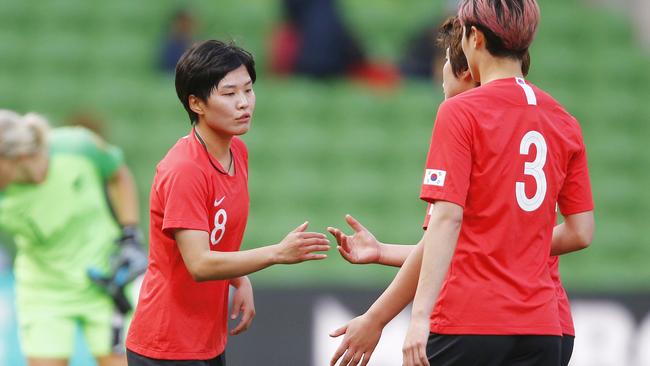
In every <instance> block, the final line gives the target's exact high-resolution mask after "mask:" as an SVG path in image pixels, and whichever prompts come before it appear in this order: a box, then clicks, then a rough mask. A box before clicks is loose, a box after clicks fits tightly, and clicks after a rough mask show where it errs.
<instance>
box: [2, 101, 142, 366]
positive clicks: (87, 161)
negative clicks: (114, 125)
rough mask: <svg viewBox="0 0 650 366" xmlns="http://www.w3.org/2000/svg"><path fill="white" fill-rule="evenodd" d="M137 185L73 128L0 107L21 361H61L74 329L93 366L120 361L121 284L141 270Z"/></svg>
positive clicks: (113, 151) (51, 365)
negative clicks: (79, 331) (14, 257)
mask: <svg viewBox="0 0 650 366" xmlns="http://www.w3.org/2000/svg"><path fill="white" fill-rule="evenodd" d="M138 216H139V212H138V205H137V192H136V187H135V184H134V181H133V178H132V176H131V173H130V171H129V170H128V168H127V167H126V166H125V165H124V162H123V158H122V153H121V151H120V150H119V149H117V148H116V147H113V146H110V145H107V144H106V143H104V142H103V141H102V140H101V139H99V138H98V137H97V136H95V135H94V134H93V133H92V132H90V131H88V130H86V129H83V128H78V127H66V128H55V129H50V128H49V126H48V123H47V121H46V120H45V119H44V118H43V117H41V116H38V115H36V114H26V115H24V116H23V115H19V114H17V113H14V112H12V111H8V110H0V230H2V231H3V232H4V233H6V234H9V235H10V236H11V237H12V238H13V240H14V242H15V244H16V249H17V251H16V261H15V265H14V273H15V278H16V309H17V313H18V324H19V337H20V344H21V348H22V351H23V353H24V354H25V355H26V356H27V363H28V365H29V366H59V365H60V366H64V365H67V364H68V361H69V359H70V357H71V355H72V352H73V350H74V339H75V334H76V330H77V328H80V329H81V331H82V333H83V335H84V339H85V343H86V345H87V346H88V348H89V351H90V353H91V354H92V355H93V356H94V357H95V359H96V360H97V362H98V364H99V366H111V365H126V359H125V357H124V355H123V352H124V346H123V342H122V341H123V336H124V334H126V333H125V332H124V329H123V320H124V319H123V318H124V316H125V315H126V314H127V312H128V311H129V310H130V308H131V304H130V303H129V302H128V300H127V299H126V297H125V295H124V292H125V291H124V287H125V286H126V285H128V284H129V283H130V282H131V281H132V280H133V279H135V278H136V277H137V276H138V275H140V274H141V273H143V272H144V269H145V268H146V256H145V254H144V252H143V249H142V246H141V239H140V234H139V231H138V229H137V224H138Z"/></svg>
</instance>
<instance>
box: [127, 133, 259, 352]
mask: <svg viewBox="0 0 650 366" xmlns="http://www.w3.org/2000/svg"><path fill="white" fill-rule="evenodd" d="M231 152H232V156H233V159H234V166H235V171H234V172H235V173H234V175H233V176H230V175H226V174H223V173H220V172H218V171H217V170H216V168H215V167H213V166H212V164H211V163H210V160H209V159H212V158H211V157H210V156H209V155H208V152H207V151H206V149H205V148H204V147H203V145H201V143H200V142H199V141H198V139H197V138H196V136H195V135H194V134H193V133H192V134H190V135H188V136H185V137H183V138H181V139H180V140H178V142H177V143H176V145H174V147H172V148H171V150H169V152H168V153H167V156H165V158H164V159H163V160H162V161H161V162H160V163H159V164H158V167H157V169H156V176H155V177H154V181H153V186H152V188H151V196H150V202H151V209H150V213H151V218H150V239H151V240H150V249H149V266H148V268H147V272H146V274H145V277H144V281H143V283H142V288H141V290H140V298H139V300H138V304H137V307H136V310H135V314H134V317H133V321H132V322H131V326H130V328H129V334H128V337H127V340H126V346H127V348H128V349H130V350H131V351H133V352H136V353H138V354H141V355H144V356H146V357H150V358H156V359H168V360H205V359H211V358H214V357H216V356H218V355H219V354H221V353H222V352H223V351H224V349H225V347H226V337H227V316H228V290H229V288H228V287H229V283H230V281H227V280H219V281H217V280H215V281H206V282H196V281H194V279H193V278H192V276H191V275H190V273H189V272H188V270H187V268H186V267H185V263H184V262H183V258H182V256H181V253H180V251H179V249H178V245H177V243H176V241H175V240H174V232H175V230H176V229H190V230H201V231H205V232H207V233H209V234H210V238H209V240H210V243H207V244H208V245H210V249H211V250H214V251H237V250H239V246H240V244H241V241H242V237H243V235H244V229H245V227H246V221H247V218H248V208H249V197H248V153H247V151H246V146H245V145H244V142H243V141H241V140H240V139H239V138H237V137H235V138H233V140H232V144H231ZM212 163H213V164H214V165H215V166H216V167H220V166H219V165H218V164H219V163H218V162H217V161H216V160H215V159H212Z"/></svg>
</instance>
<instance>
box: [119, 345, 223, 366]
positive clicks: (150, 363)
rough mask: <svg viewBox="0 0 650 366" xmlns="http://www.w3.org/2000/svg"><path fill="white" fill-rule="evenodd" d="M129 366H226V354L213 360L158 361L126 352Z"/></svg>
mask: <svg viewBox="0 0 650 366" xmlns="http://www.w3.org/2000/svg"><path fill="white" fill-rule="evenodd" d="M126 361H127V363H128V364H129V366H226V352H224V353H222V354H220V355H219V356H217V357H215V358H213V359H211V360H157V359H155V358H149V357H145V356H142V355H139V354H137V353H135V352H132V351H130V350H128V349H127V350H126Z"/></svg>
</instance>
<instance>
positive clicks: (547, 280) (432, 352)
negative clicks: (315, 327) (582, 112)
mask: <svg viewBox="0 0 650 366" xmlns="http://www.w3.org/2000/svg"><path fill="white" fill-rule="evenodd" d="M459 18H460V20H461V23H462V25H463V33H464V34H463V38H462V48H463V51H464V53H465V55H466V57H467V61H468V66H469V69H470V72H471V75H472V77H473V79H474V80H475V81H476V82H479V83H481V86H480V87H478V88H476V89H473V90H470V91H467V92H465V93H462V94H459V95H457V96H456V97H454V98H450V99H448V100H446V101H445V102H443V104H442V105H441V106H440V108H439V111H438V114H437V117H436V123H435V126H434V131H433V135H432V140H431V147H430V150H429V153H428V155H427V162H426V167H425V174H424V178H423V183H422V189H421V198H422V199H423V200H425V201H427V202H429V203H433V205H432V207H433V208H432V210H431V212H430V216H429V221H428V224H427V225H426V226H427V230H426V232H425V234H424V236H423V238H422V241H421V242H420V243H419V244H418V245H417V246H416V248H415V249H414V250H413V251H412V252H411V253H410V254H409V256H408V258H407V259H406V261H405V262H404V264H403V266H402V267H401V269H400V271H399V273H398V275H397V276H396V278H395V280H394V281H393V283H391V285H390V286H389V288H388V289H387V290H386V291H385V292H384V294H382V296H381V297H380V298H379V299H378V300H377V301H376V302H375V303H374V304H373V305H372V306H371V308H370V309H369V310H368V312H366V314H364V315H362V316H361V317H359V318H356V319H355V320H353V321H351V322H350V323H349V324H348V325H347V326H346V327H344V328H341V330H340V331H341V332H344V333H346V337H345V339H344V341H343V344H342V346H343V349H345V357H344V360H343V361H342V362H343V364H349V365H356V364H358V363H359V362H361V364H362V365H365V364H367V362H368V357H369V356H370V354H371V353H372V348H373V347H374V345H373V344H372V343H373V342H374V344H376V340H378V338H379V335H380V334H381V329H382V328H383V326H384V325H385V324H386V323H387V322H388V321H389V320H390V319H392V318H393V317H394V316H395V315H396V314H397V313H398V312H399V311H400V310H401V309H402V308H404V307H405V306H406V305H407V304H408V303H409V302H410V301H411V300H413V310H412V315H411V322H410V324H409V329H408V331H407V335H406V339H405V342H404V346H403V350H402V351H403V360H404V365H407V366H412V365H429V364H430V363H431V364H434V365H445V366H446V365H469V364H480V365H504V364H515V363H516V364H518V365H540V366H541V365H559V364H560V351H561V350H560V342H561V338H560V336H561V334H562V328H561V325H560V319H559V316H558V303H557V299H556V293H555V286H554V283H553V280H552V277H551V271H550V270H549V264H548V260H549V258H548V256H549V254H551V255H558V254H563V253H567V252H571V251H575V250H579V249H582V248H584V247H586V246H588V245H589V243H590V242H591V239H592V235H593V227H594V220H593V212H592V210H593V201H592V197H591V188H590V183H589V177H588V170H587V160H586V152H585V147H584V143H583V139H582V135H581V131H580V127H579V125H578V122H577V121H576V120H575V118H573V117H572V116H571V115H570V114H569V113H567V112H566V111H565V110H564V108H562V107H561V106H560V105H559V104H558V103H557V102H556V101H555V100H554V99H553V98H552V97H550V96H549V95H548V94H546V93H545V92H543V91H542V90H540V89H539V88H537V87H535V86H534V85H532V84H531V83H529V82H528V81H526V80H524V79H523V75H522V57H523V56H524V55H525V54H526V52H527V50H528V47H529V46H530V44H531V42H532V39H533V37H534V34H535V31H536V27H537V22H538V20H539V8H538V5H537V3H536V2H535V1H534V0H523V1H515V0H506V1H495V0H464V1H462V2H461V4H460V8H459ZM556 207H559V209H560V211H561V213H562V214H563V216H564V217H565V221H564V223H562V224H560V225H557V226H555V222H556ZM352 328H353V330H354V331H353V332H352V333H350V330H351V329H352ZM358 329H365V331H362V332H359V331H358ZM339 356H340V354H339V353H338V351H337V354H336V355H335V358H334V359H333V361H334V360H335V359H336V358H337V357H339ZM332 363H333V362H332Z"/></svg>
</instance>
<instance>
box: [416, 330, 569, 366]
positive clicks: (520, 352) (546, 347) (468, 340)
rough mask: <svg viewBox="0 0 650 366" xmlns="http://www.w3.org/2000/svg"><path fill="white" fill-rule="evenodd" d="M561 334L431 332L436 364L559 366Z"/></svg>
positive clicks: (430, 350) (432, 357)
mask: <svg viewBox="0 0 650 366" xmlns="http://www.w3.org/2000/svg"><path fill="white" fill-rule="evenodd" d="M561 342H562V337H559V336H533V335H522V336H519V335H517V336H511V335H441V334H434V333H431V334H429V340H428V342H427V357H428V358H429V363H430V364H431V365H436V366H559V365H560V352H561V350H560V348H561Z"/></svg>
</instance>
